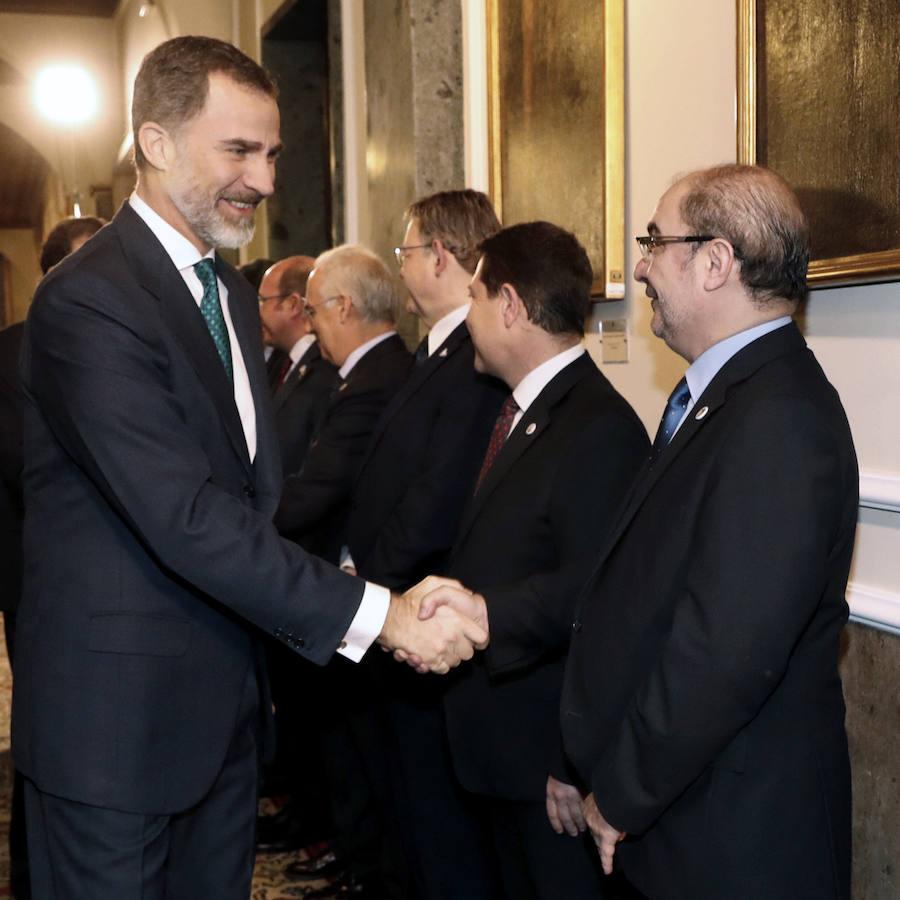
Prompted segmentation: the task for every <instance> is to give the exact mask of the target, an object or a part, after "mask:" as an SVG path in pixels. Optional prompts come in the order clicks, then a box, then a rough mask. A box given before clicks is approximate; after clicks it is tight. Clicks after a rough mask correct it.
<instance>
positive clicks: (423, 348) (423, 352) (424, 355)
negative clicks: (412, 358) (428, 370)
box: [416, 336, 428, 366]
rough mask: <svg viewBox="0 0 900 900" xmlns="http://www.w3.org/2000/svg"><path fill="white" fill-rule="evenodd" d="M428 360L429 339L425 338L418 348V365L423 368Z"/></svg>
mask: <svg viewBox="0 0 900 900" xmlns="http://www.w3.org/2000/svg"><path fill="white" fill-rule="evenodd" d="M426 359H428V337H427V336H426V337H423V338H422V340H421V341H419V346H418V347H416V365H417V366H421V365H422V363H423V362H425V360H426Z"/></svg>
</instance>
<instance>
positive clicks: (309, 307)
mask: <svg viewBox="0 0 900 900" xmlns="http://www.w3.org/2000/svg"><path fill="white" fill-rule="evenodd" d="M340 299H341V295H340V294H338V295H337V296H335V297H326V298H325V299H324V300H323V301H322V302H321V303H317V304H316V305H315V306H313V304H312V303H310V302H309V300H307V299H306V297H304V298H303V309H304V310H305V312H306V314H307V315H308V316H309V317H310V318H311V319H314V318H315V317H316V315H317V313H316V310H317V309H319V308H320V307H323V306H328V304H329V303H334V301H335V300H340Z"/></svg>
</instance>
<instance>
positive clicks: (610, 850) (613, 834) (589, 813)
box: [584, 794, 625, 875]
mask: <svg viewBox="0 0 900 900" xmlns="http://www.w3.org/2000/svg"><path fill="white" fill-rule="evenodd" d="M584 819H585V821H586V822H587V826H588V828H590V829H591V835H592V836H593V838H594V843H595V844H596V845H597V852H598V853H599V854H600V862H601V864H602V865H603V871H604V872H605V873H606V874H607V875H612V870H613V856H615V853H616V844H618V843H619V841H621V840H623V839H624V838H625V832H624V831H616V829H615V828H613V827H612V825H610V824H609V822H607V821H606V819H604V818H603V814H602V813H601V812H600V810H599V809H598V808H597V803H596V801H595V800H594V795H593V794H588V795H587V797H585V800H584Z"/></svg>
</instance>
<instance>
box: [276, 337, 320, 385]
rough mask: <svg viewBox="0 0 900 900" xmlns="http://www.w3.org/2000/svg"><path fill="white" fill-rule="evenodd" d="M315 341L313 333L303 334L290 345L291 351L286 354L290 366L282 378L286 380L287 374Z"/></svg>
mask: <svg viewBox="0 0 900 900" xmlns="http://www.w3.org/2000/svg"><path fill="white" fill-rule="evenodd" d="M315 342H316V336H315V335H314V334H304V335H303V337H302V338H300V340H299V341H297V343H296V344H294V346H293V347H291V352H290V353H289V354H288V355H289V356H290V358H291V367H290V368H289V369H288V370H287V374H286V375H285V376H284V380H285V381H287V379H288V375H290V374H291V372H293V371H294V369H295V368H296V366H297V363H298V362H300V360H301V359H303V357H304V356H305V355H306V351H307V350H309V348H310V347H312V345H313V344H314V343H315Z"/></svg>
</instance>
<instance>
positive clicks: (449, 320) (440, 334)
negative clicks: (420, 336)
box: [428, 303, 472, 356]
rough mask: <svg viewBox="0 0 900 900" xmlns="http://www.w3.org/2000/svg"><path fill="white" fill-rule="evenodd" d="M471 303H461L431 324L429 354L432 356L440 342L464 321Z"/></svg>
mask: <svg viewBox="0 0 900 900" xmlns="http://www.w3.org/2000/svg"><path fill="white" fill-rule="evenodd" d="M471 305H472V304H471V303H463V305H462V306H458V307H457V308H456V309H454V310H453V311H452V312H448V313H447V315H446V316H444V317H443V318H441V319H438V320H437V322H435V323H434V325H432V326H431V331H429V332H428V355H429V356H433V355H434V353H435V351H436V350H438V349H439V348H440V346H441V344H443V343H444V341H446V340H447V338H448V337H450V335H451V334H452V333H453V332H454V331H456V329H457V327H458V326H459V325H462V323H463V322H465V320H466V316H467V315H468V314H469V307H470V306H471Z"/></svg>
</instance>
